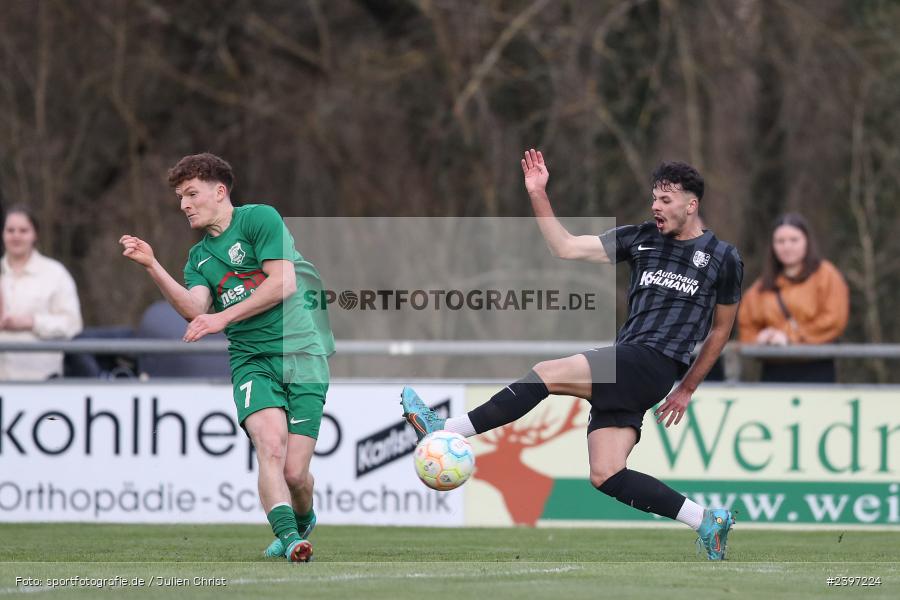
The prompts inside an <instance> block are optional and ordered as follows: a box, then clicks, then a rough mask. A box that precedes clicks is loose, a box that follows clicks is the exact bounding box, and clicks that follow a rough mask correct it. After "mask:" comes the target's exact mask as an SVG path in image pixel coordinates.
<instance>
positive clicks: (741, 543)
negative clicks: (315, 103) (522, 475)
mask: <svg viewBox="0 0 900 600" xmlns="http://www.w3.org/2000/svg"><path fill="white" fill-rule="evenodd" d="M270 538H271V533H270V531H269V529H268V528H267V527H265V526H263V525H259V526H251V525H231V526H208V525H193V526H189V525H85V524H0V596H2V597H7V596H13V597H14V596H19V595H25V596H27V597H28V598H43V597H45V596H46V597H48V598H63V597H70V596H72V597H82V598H103V597H108V598H118V597H126V596H127V597H129V598H130V597H134V598H172V597H173V594H175V595H176V596H178V597H190V598H237V597H252V598H254V599H255V600H263V599H267V598H278V599H283V598H336V599H337V598H367V599H377V598H392V599H393V598H413V597H418V598H423V600H424V599H427V598H430V597H438V598H490V599H491V600H499V599H501V598H517V599H521V598H534V597H547V598H550V597H561V598H596V597H600V596H608V597H613V598H647V597H652V596H656V597H658V598H661V599H662V598H665V600H675V599H681V598H690V599H692V600H696V599H697V598H698V597H701V596H700V595H701V594H702V597H704V598H732V597H752V598H760V597H767V596H768V597H769V598H822V597H826V596H827V597H832V596H833V597H847V596H850V595H853V596H857V595H859V597H861V598H867V599H873V598H897V597H900V532H863V531H857V530H853V531H847V532H843V533H842V532H839V531H827V532H823V531H816V532H786V531H761V530H743V531H742V530H740V529H737V530H735V531H734V533H733V534H732V538H731V540H730V544H729V560H728V561H726V562H724V563H710V562H707V561H706V560H704V559H702V558H701V557H699V556H698V555H697V554H696V553H695V551H694V545H693V543H692V539H693V538H692V536H691V533H690V532H689V531H686V530H680V529H524V528H515V529H477V528H471V529H455V530H451V529H421V528H402V527H338V526H324V525H323V526H320V527H319V528H317V529H316V532H315V533H314V535H313V537H312V541H313V543H314V546H315V552H316V561H315V562H313V563H311V564H308V565H291V564H288V563H287V562H285V561H281V560H267V559H264V558H263V557H262V549H263V547H264V546H265V545H266V544H267V543H268V541H269V540H270ZM116 576H119V577H122V578H125V579H126V580H128V583H129V584H131V583H132V581H131V580H132V579H133V578H143V580H144V584H145V585H144V587H140V588H136V587H133V586H131V585H129V586H128V587H121V586H120V587H113V588H111V587H104V588H98V587H94V586H76V587H71V586H67V587H56V588H53V589H51V588H49V587H48V586H47V584H48V583H49V582H48V579H49V578H60V579H63V578H69V577H82V578H89V579H90V578H94V579H97V578H114V577H116ZM841 576H859V577H880V578H881V585H880V586H872V587H849V586H848V587H828V586H827V585H826V579H827V578H828V577H841ZM16 577H23V578H24V577H32V578H38V579H41V580H43V583H44V587H23V586H21V585H19V586H17V584H16ZM158 577H159V578H168V581H166V580H163V581H162V582H161V581H160V580H158V579H156V578H158ZM195 577H205V578H210V579H215V578H223V579H224V580H225V582H226V585H224V586H222V585H219V586H215V585H195V584H194V582H193V578H195ZM172 578H182V579H187V580H188V585H184V586H178V587H175V586H173V585H171V583H173V582H172V581H171V580H172ZM161 583H168V584H169V585H161Z"/></svg>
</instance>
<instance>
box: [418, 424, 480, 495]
mask: <svg viewBox="0 0 900 600" xmlns="http://www.w3.org/2000/svg"><path fill="white" fill-rule="evenodd" d="M414 460H415V464H416V475H418V476H419V479H421V480H422V483H424V484H425V485H427V486H428V487H430V488H431V489H433V490H438V491H441V492H446V491H448V490H454V489H456V488H458V487H459V486H461V485H462V484H464V483H465V482H466V480H467V479H468V478H469V476H471V475H472V471H474V470H475V454H474V453H473V452H472V446H471V445H470V444H469V442H468V441H466V438H464V437H463V436H461V435H459V434H458V433H453V432H451V431H435V432H434V433H429V434H428V435H426V436H425V437H424V438H422V441H421V442H419V445H418V446H416V451H415V454H414Z"/></svg>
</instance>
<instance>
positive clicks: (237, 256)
mask: <svg viewBox="0 0 900 600" xmlns="http://www.w3.org/2000/svg"><path fill="white" fill-rule="evenodd" d="M245 256H247V253H246V252H244V249H243V248H241V243H240V242H235V244H234V246H232V247H231V248H229V249H228V258H230V259H231V263H232V264H235V265H239V264H241V263H242V262H244V257H245ZM696 262H697V255H696V254H695V255H694V263H696Z"/></svg>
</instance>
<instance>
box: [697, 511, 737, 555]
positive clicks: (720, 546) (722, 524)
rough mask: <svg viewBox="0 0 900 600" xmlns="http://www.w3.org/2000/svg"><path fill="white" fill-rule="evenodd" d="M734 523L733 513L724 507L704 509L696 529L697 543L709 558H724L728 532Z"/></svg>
mask: <svg viewBox="0 0 900 600" xmlns="http://www.w3.org/2000/svg"><path fill="white" fill-rule="evenodd" d="M733 525H734V515H732V514H731V511H729V510H725V509H724V508H715V509H706V510H704V511H703V520H702V521H701V522H700V529H698V530H697V536H698V538H697V545H698V546H701V545H702V547H703V549H704V550H705V551H706V558H708V559H709V560H725V552H726V551H727V549H728V532H729V531H731V527H732V526H733Z"/></svg>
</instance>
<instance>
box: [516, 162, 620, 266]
mask: <svg viewBox="0 0 900 600" xmlns="http://www.w3.org/2000/svg"><path fill="white" fill-rule="evenodd" d="M522 173H523V174H524V176H525V189H526V190H527V191H528V196H529V197H530V198H531V206H532V208H534V216H535V217H536V218H537V222H538V227H540V229H541V233H542V234H543V236H544V239H545V240H547V246H548V247H549V248H550V252H551V253H552V254H553V256H555V257H557V258H566V259H572V260H587V261H590V262H600V263H608V262H610V260H609V257H608V256H607V255H606V250H605V249H604V248H603V244H602V243H600V238H599V237H597V236H596V235H572V234H571V233H569V231H568V230H567V229H566V228H565V227H563V224H562V223H560V222H559V219H557V218H556V215H555V214H554V213H553V208H552V207H551V206H550V197H549V196H548V195H547V181H548V180H549V179H550V171H549V170H548V169H547V165H546V163H544V155H543V154H541V152H540V151H538V150H535V149H533V148H532V149H531V150H528V151H526V152H525V157H524V158H523V159H522Z"/></svg>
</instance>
